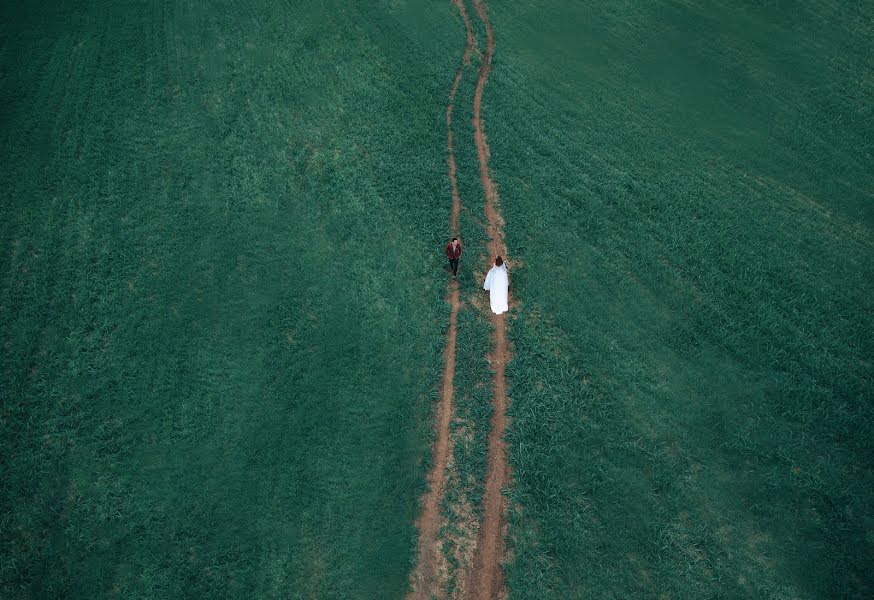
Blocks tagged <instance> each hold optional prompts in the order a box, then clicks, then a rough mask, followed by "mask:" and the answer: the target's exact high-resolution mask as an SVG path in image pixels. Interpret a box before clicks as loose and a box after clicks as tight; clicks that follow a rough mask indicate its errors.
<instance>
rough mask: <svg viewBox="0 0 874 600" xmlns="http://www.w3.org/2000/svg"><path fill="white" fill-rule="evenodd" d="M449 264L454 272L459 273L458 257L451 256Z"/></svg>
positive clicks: (454, 273)
mask: <svg viewBox="0 0 874 600" xmlns="http://www.w3.org/2000/svg"><path fill="white" fill-rule="evenodd" d="M449 266H450V267H452V274H453V275H457V274H458V259H457V258H450V259H449Z"/></svg>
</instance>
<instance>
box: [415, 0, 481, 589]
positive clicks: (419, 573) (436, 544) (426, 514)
mask: <svg viewBox="0 0 874 600" xmlns="http://www.w3.org/2000/svg"><path fill="white" fill-rule="evenodd" d="M454 3H455V5H456V6H457V7H458V10H459V12H460V13H461V17H462V19H463V20H464V26H465V28H466V29H467V43H466V45H465V48H464V55H463V56H462V60H461V66H459V68H458V71H457V72H456V74H455V80H454V81H453V83H452V88H451V89H450V91H449V101H448V103H447V105H446V126H447V130H448V133H447V147H448V150H449V160H448V163H449V184H450V187H451V190H452V210H451V212H450V217H449V226H450V229H451V231H452V235H453V236H456V237H457V236H458V218H459V213H460V212H461V196H460V195H459V193H458V180H457V178H456V167H455V147H454V139H453V133H452V107H453V106H454V104H455V95H456V93H457V92H458V86H459V85H460V84H461V79H462V77H463V75H464V69H465V67H466V66H467V65H468V64H469V63H470V55H471V52H472V50H473V46H474V39H473V31H472V29H471V24H470V18H469V17H468V15H467V11H466V10H465V8H464V3H463V0H454ZM448 300H449V307H450V311H449V330H448V331H447V332H446V349H445V351H444V356H443V378H442V382H441V393H440V403H439V404H438V405H437V411H436V428H437V439H436V440H435V442H434V448H433V458H432V467H431V472H430V473H429V474H428V491H427V492H426V493H425V497H424V499H423V502H422V514H421V515H420V517H419V520H418V522H417V527H418V529H419V543H418V560H417V563H416V569H415V570H414V571H413V573H412V575H411V579H412V582H411V583H412V592H411V593H410V594H409V596H408V598H410V599H415V600H430V599H431V598H434V597H436V598H443V597H444V595H445V590H444V585H443V584H444V583H445V580H446V578H447V569H448V567H447V565H446V559H445V557H444V555H443V548H442V544H441V540H440V539H439V533H440V524H441V518H440V502H441V500H442V499H443V494H444V492H445V489H446V464H447V461H448V460H449V456H450V454H451V453H452V447H451V444H450V440H449V425H450V423H451V421H452V414H453V407H452V399H453V395H454V384H453V382H454V379H455V340H456V333H457V323H458V306H459V302H460V301H459V290H458V282H457V281H455V280H452V281H450V282H449V297H448Z"/></svg>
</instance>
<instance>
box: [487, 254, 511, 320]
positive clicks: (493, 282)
mask: <svg viewBox="0 0 874 600" xmlns="http://www.w3.org/2000/svg"><path fill="white" fill-rule="evenodd" d="M483 289H484V290H487V291H488V292H489V300H490V301H491V305H492V312H493V313H495V314H496V315H500V314H501V313H505V312H507V311H508V310H509V306H508V304H507V297H508V295H509V290H510V275H509V273H507V265H505V264H504V259H502V258H501V257H500V256H499V257H497V258H496V259H495V266H494V267H492V268H491V269H489V274H488V275H486V280H485V283H483Z"/></svg>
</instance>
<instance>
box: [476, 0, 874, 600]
mask: <svg viewBox="0 0 874 600" xmlns="http://www.w3.org/2000/svg"><path fill="white" fill-rule="evenodd" d="M490 6H491V14H492V20H493V22H494V25H495V30H496V32H497V33H498V36H499V37H498V48H497V51H496V59H495V68H494V75H493V78H492V81H491V83H490V87H489V92H488V94H487V98H486V106H485V109H484V110H485V111H486V115H487V119H488V121H487V125H488V129H489V134H490V138H489V139H490V144H491V148H492V164H493V165H494V169H495V172H496V177H497V181H498V184H499V185H500V187H501V194H502V197H503V201H504V215H505V217H506V220H507V227H506V233H507V239H508V244H509V246H510V248H511V251H512V252H513V253H514V254H515V256H516V257H517V258H522V259H523V260H524V262H525V265H524V268H522V269H517V270H516V271H515V279H514V283H515V286H516V290H518V297H519V299H520V300H521V302H522V307H521V310H520V311H519V312H518V317H517V318H516V319H515V320H514V321H513V322H512V325H511V329H510V330H511V336H512V338H513V341H514V343H515V349H516V359H515V361H514V362H513V363H512V364H511V365H510V367H509V370H508V376H509V377H510V379H511V381H512V389H511V392H510V395H511V396H512V398H513V405H512V407H511V409H510V417H511V419H512V421H511V430H510V432H509V436H508V439H509V444H510V460H511V463H512V466H513V469H514V478H515V485H514V487H513V489H512V493H511V497H512V500H513V502H514V510H513V513H512V516H511V524H510V537H511V547H512V550H513V559H514V561H513V563H512V564H511V565H510V566H509V568H508V583H509V587H510V589H511V590H512V597H515V598H537V599H539V600H543V599H546V598H617V599H620V598H632V597H636V598H655V597H663V598H675V599H676V598H689V599H697V598H774V599H778V598H779V599H783V598H785V599H786V600H789V599H790V598H868V597H871V595H872V594H874V578H872V573H874V511H872V504H871V496H872V489H874V474H872V466H874V464H872V445H871V444H872V442H871V440H872V434H874V431H872V417H874V415H872V400H874V393H872V392H874V383H872V375H874V371H872V364H871V360H872V356H874V311H872V309H874V285H872V282H874V241H872V236H871V228H872V226H874V168H872V167H874V161H872V146H871V142H872V140H874V119H872V117H874V114H872V106H874V59H872V57H874V44H872V41H871V40H872V33H874V10H872V8H871V6H870V5H868V6H865V5H863V4H859V3H852V4H851V3H839V2H815V3H787V2H771V3H752V2H750V3H741V4H736V3H724V4H721V3H720V4H714V3H696V2H653V3H649V4H647V5H646V6H641V5H640V4H632V3H625V2H596V3H591V4H586V5H572V4H571V3H565V4H564V5H563V6H561V7H556V6H555V5H554V4H553V3H544V2H534V3H531V2H495V3H493V4H492V5H490Z"/></svg>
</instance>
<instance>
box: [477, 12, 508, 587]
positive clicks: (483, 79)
mask: <svg viewBox="0 0 874 600" xmlns="http://www.w3.org/2000/svg"><path fill="white" fill-rule="evenodd" d="M473 3H474V7H475V8H476V12H477V16H478V17H479V19H480V21H482V24H483V26H484V27H485V30H486V49H485V53H484V54H483V62H482V66H481V67H480V70H479V76H478V78H477V83H476V92H475V94H474V97H473V125H474V141H475V142H476V151H477V157H478V159H479V165H480V181H481V183H482V186H483V191H484V193H485V199H486V203H485V213H486V220H487V232H488V234H489V238H490V241H489V253H490V254H491V257H494V256H496V255H498V254H500V255H501V256H503V257H504V258H505V259H506V257H507V246H506V244H505V242H504V229H503V227H504V218H503V216H502V215H501V211H500V207H499V202H500V199H499V197H498V192H497V188H496V187H495V184H494V181H493V180H492V178H491V175H490V173H489V145H488V142H487V140H486V134H485V127H484V123H483V119H482V99H483V92H484V90H485V87H486V84H487V83H488V79H489V73H490V72H491V68H492V56H493V55H494V52H495V36H494V31H493V29H492V23H491V21H490V20H489V16H488V12H487V9H486V5H485V2H484V0H473ZM491 257H490V258H491ZM491 321H492V327H493V333H492V353H491V356H490V357H489V361H490V363H491V366H492V371H493V379H492V385H493V393H494V396H493V398H492V420H491V430H490V431H489V442H488V454H487V460H488V471H487V473H486V482H485V491H484V494H483V522H482V526H481V528H480V531H479V536H478V539H477V549H476V555H475V557H474V561H473V572H472V573H471V579H470V580H471V581H473V582H474V588H473V589H474V595H475V597H476V598H478V599H481V600H491V599H493V598H498V597H501V596H503V595H505V593H506V592H505V590H504V573H503V570H502V568H501V560H502V559H503V557H504V553H505V545H504V534H505V530H506V502H505V500H504V497H503V495H502V494H501V490H503V489H504V487H506V485H507V482H508V481H509V478H510V472H509V466H508V464H507V448H506V444H505V443H504V431H505V429H506V408H507V381H506V366H507V362H508V361H509V360H510V351H509V348H508V345H507V317H506V313H505V314H503V315H495V314H492V315H491Z"/></svg>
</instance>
